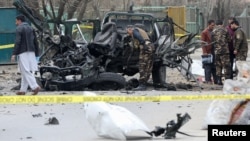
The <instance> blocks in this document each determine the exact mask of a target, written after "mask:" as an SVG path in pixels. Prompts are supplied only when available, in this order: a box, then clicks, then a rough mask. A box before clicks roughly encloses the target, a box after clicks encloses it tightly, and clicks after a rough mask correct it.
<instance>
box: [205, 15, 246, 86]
mask: <svg viewBox="0 0 250 141" xmlns="http://www.w3.org/2000/svg"><path fill="white" fill-rule="evenodd" d="M201 40H203V41H205V42H207V43H208V45H207V46H203V47H202V52H203V55H210V56H212V61H211V62H209V63H204V62H203V68H204V74H205V83H207V84H217V85H223V78H224V79H233V77H234V73H237V68H235V67H234V64H235V62H236V61H246V59H247V52H248V43H247V37H246V34H245V33H244V31H243V29H242V28H241V27H240V25H239V22H238V21H237V20H236V19H235V18H233V17H231V18H229V19H228V25H227V26H224V25H223V21H222V20H216V21H215V20H208V26H207V28H206V29H204V30H203V31H202V33H201ZM234 68H235V69H234Z"/></svg>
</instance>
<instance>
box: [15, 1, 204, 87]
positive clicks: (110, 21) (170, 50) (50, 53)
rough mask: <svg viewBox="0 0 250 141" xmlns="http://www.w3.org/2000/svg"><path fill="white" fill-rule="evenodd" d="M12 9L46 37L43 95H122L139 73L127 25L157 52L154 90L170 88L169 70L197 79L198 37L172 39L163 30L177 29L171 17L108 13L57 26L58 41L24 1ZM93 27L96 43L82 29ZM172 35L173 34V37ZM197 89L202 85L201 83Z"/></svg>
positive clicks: (200, 44)
mask: <svg viewBox="0 0 250 141" xmlns="http://www.w3.org/2000/svg"><path fill="white" fill-rule="evenodd" d="M14 5H15V6H16V7H17V9H18V10H19V11H20V12H21V13H23V14H24V15H25V16H26V17H27V18H28V19H29V20H30V21H31V23H32V24H34V25H35V26H36V28H37V29H38V31H39V32H40V33H41V34H42V35H43V42H45V43H46V44H47V45H48V46H47V49H46V50H45V51H44V52H43V53H42V54H41V56H40V59H39V61H40V81H41V84H42V87H43V88H44V89H45V90H84V89H93V90H118V89H121V88H124V87H125V86H126V79H125V76H134V75H135V74H136V73H138V72H139V69H138V62H139V50H138V49H136V48H134V47H133V43H132V42H131V37H129V36H128V35H127V33H126V26H127V25H135V26H138V27H140V28H143V29H144V30H145V31H146V32H147V33H148V35H149V37H150V39H151V41H152V42H153V43H154V45H155V47H156V51H155V54H154V65H153V71H152V79H153V85H154V86H156V87H167V86H166V82H165V81H166V68H167V67H171V68H179V71H181V72H182V74H184V77H186V78H187V79H194V80H195V81H196V79H195V77H194V76H193V75H192V73H191V72H190V68H191V64H192V59H191V58H190V54H191V53H194V51H195V50H196V49H198V48H200V47H201V46H202V45H203V44H205V43H204V42H202V41H200V40H194V37H195V35H196V34H192V33H189V34H186V35H184V36H181V37H180V38H178V39H176V40H175V38H174V36H175V35H174V33H171V32H165V30H163V28H165V27H164V26H168V25H170V28H172V29H173V24H172V23H169V22H170V21H169V20H168V19H167V18H162V19H159V18H156V17H154V16H153V15H152V14H149V13H134V12H133V11H129V12H109V13H107V14H106V15H105V16H104V18H103V20H102V21H100V20H82V21H74V20H69V21H56V25H57V26H58V29H63V30H61V31H59V33H62V34H59V35H58V36H57V38H54V36H52V35H49V34H46V33H45V32H44V31H46V29H44V26H43V25H44V23H43V22H42V21H39V20H37V19H36V18H35V16H34V15H33V14H32V10H31V9H29V8H28V7H26V6H25V3H24V2H23V1H22V0H16V1H15V2H14ZM86 23H87V24H88V25H91V28H92V35H91V37H92V39H90V40H89V41H87V40H86V39H85V36H84V33H83V32H82V30H81V27H80V25H81V24H86ZM169 33H170V34H169ZM197 84H198V83H197Z"/></svg>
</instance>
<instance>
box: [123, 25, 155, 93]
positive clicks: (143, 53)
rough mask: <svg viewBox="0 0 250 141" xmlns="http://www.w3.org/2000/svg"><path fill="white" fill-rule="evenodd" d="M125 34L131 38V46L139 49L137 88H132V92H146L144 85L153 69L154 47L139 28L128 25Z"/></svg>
mask: <svg viewBox="0 0 250 141" xmlns="http://www.w3.org/2000/svg"><path fill="white" fill-rule="evenodd" d="M127 33H128V34H129V35H130V36H131V37H132V40H133V45H134V47H136V48H139V49H140V55H139V74H140V78H139V86H138V87H136V88H134V89H133V90H134V91H143V90H146V89H147V87H146V83H147V81H148V80H149V78H150V74H151V72H152V68H153V52H154V46H153V44H152V43H151V41H150V39H149V36H148V34H147V32H146V31H144V30H143V29H141V28H138V27H133V26H131V25H129V26H128V27H127Z"/></svg>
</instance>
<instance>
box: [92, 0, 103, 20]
mask: <svg viewBox="0 0 250 141" xmlns="http://www.w3.org/2000/svg"><path fill="white" fill-rule="evenodd" d="M100 3H101V0H93V2H92V7H93V10H94V14H95V16H96V18H98V19H100V18H101V15H100V9H99V7H100Z"/></svg>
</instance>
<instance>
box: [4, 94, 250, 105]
mask: <svg viewBox="0 0 250 141" xmlns="http://www.w3.org/2000/svg"><path fill="white" fill-rule="evenodd" d="M215 99H220V100H229V99H250V94H244V95H236V94H232V95H221V94H220V95H164V96H163V95H161V96H110V95H105V96H104V95H99V96H83V95H48V96H45V95H43V96H42V95H38V96H0V104H45V103H56V104H59V103H84V102H98V101H99V102H100V101H103V102H161V101H182V100H215Z"/></svg>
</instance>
